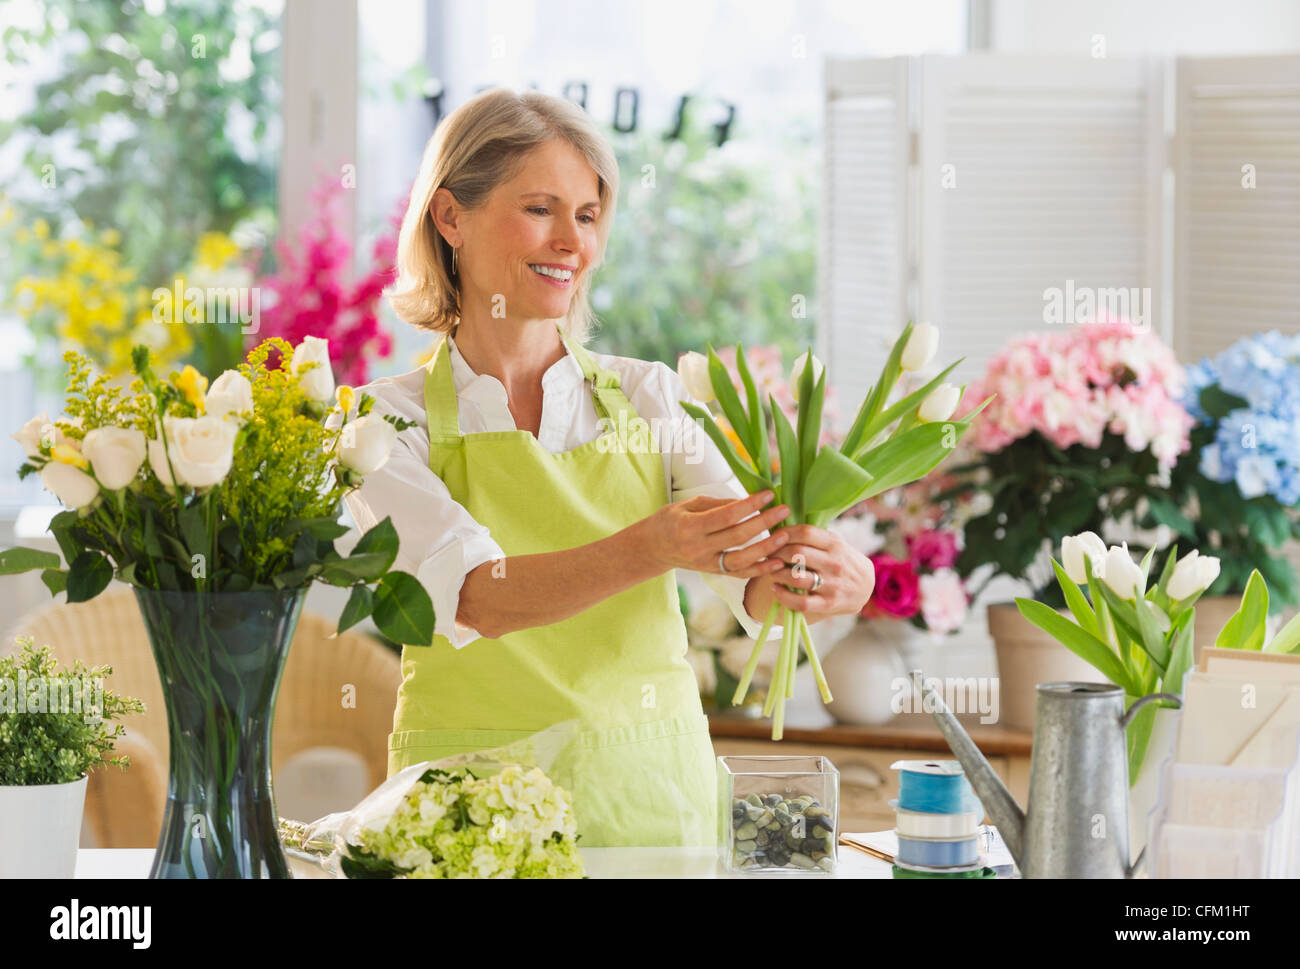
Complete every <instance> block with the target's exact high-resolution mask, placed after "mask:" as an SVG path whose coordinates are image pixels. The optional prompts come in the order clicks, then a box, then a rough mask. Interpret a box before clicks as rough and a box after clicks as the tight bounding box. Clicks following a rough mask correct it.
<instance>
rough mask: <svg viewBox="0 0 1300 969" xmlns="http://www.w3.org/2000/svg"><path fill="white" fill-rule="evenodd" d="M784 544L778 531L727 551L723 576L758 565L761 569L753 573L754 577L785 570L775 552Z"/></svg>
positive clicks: (783, 538)
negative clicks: (757, 540)
mask: <svg viewBox="0 0 1300 969" xmlns="http://www.w3.org/2000/svg"><path fill="white" fill-rule="evenodd" d="M785 542H786V538H785V536H784V535H782V534H781V532H780V530H778V531H777V533H776V534H775V535H770V536H768V537H767V538H765V539H763V540H762V541H761V542H754V543H753V544H752V545H746V546H745V547H744V548H734V549H731V550H729V551H728V552H727V553H726V556H725V563H726V566H727V571H726V573H725V574H726V575H732V574H734V573H736V572H737V571H739V570H741V569H747V568H753V567H757V566H760V564H761V567H760V568H758V570H757V571H756V572H754V574H755V575H771V574H772V573H774V572H778V571H780V570H781V569H783V568H785V563H784V562H783V561H781V559H779V558H777V557H776V551H777V550H778V549H779V548H780V547H781V546H782V545H784V544H785ZM715 565H716V563H715Z"/></svg>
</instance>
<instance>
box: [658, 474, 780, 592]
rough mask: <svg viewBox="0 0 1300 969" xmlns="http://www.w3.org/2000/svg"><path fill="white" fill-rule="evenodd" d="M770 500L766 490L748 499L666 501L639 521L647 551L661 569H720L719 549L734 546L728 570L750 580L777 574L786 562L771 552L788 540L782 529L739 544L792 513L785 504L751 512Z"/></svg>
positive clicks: (727, 565) (709, 570)
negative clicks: (761, 537)
mask: <svg viewBox="0 0 1300 969" xmlns="http://www.w3.org/2000/svg"><path fill="white" fill-rule="evenodd" d="M771 500H772V492H770V491H764V492H760V493H759V494H756V495H750V496H749V497H748V498H738V499H732V498H705V497H699V498H691V499H688V500H687V501H679V502H673V503H672V504H667V505H664V506H663V507H662V508H660V509H659V510H658V511H656V512H655V513H654V514H653V515H650V516H649V517H647V518H644V519H642V520H641V522H640V527H641V528H642V532H643V540H644V543H645V546H644V547H645V554H646V555H648V556H649V557H650V559H651V560H652V561H654V562H655V563H656V564H658V565H661V566H662V568H661V569H660V571H662V572H666V571H668V570H669V569H691V570H693V571H696V572H715V573H721V572H722V569H720V568H718V553H720V552H722V551H723V550H724V549H733V551H730V552H727V555H726V558H725V560H724V561H725V564H726V574H727V575H734V576H736V577H737V578H745V579H748V578H753V577H754V576H759V575H772V574H774V573H777V572H779V571H780V570H782V569H784V568H785V567H786V566H785V563H784V562H782V561H781V559H779V558H776V557H774V556H773V553H775V552H776V551H777V550H778V549H780V548H782V547H783V546H784V545H786V544H787V542H788V541H789V540H790V537H789V535H788V534H787V530H786V529H778V530H777V532H776V534H774V535H771V536H769V537H768V538H765V539H763V540H762V541H761V542H755V543H754V544H753V545H746V547H745V548H740V546H742V545H745V543H746V542H749V541H750V540H751V539H753V538H754V537H755V536H757V535H760V534H762V533H763V532H764V531H767V530H769V529H771V527H772V526H773V525H775V524H776V523H777V522H779V521H781V520H782V519H783V518H785V517H786V516H787V515H789V514H790V508H789V506H787V505H777V506H776V507H775V508H770V509H768V510H767V511H765V512H762V513H761V514H755V512H758V511H759V510H760V509H761V508H762V507H763V506H764V505H766V504H767V503H768V502H769V501H771Z"/></svg>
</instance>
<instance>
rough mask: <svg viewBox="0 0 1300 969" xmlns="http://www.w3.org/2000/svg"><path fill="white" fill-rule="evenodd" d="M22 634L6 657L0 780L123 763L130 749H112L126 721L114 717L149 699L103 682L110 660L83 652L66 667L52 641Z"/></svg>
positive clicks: (62, 780) (26, 780) (0, 678)
mask: <svg viewBox="0 0 1300 969" xmlns="http://www.w3.org/2000/svg"><path fill="white" fill-rule="evenodd" d="M16 642H17V643H18V644H19V647H20V648H19V650H18V652H16V653H14V654H12V655H9V656H2V657H0V785H24V786H25V785H32V784H66V783H69V782H71V781H75V780H77V779H78V778H79V777H81V775H82V774H85V773H88V772H90V771H93V770H95V769H97V768H99V767H103V766H105V765H108V764H112V765H115V766H117V767H120V768H121V769H123V770H125V769H126V768H127V766H128V764H129V759H128V758H127V757H126V756H121V757H110V756H109V754H111V753H112V751H113V741H114V740H115V739H116V738H117V737H120V736H121V735H122V731H123V729H124V728H123V725H122V724H121V723H116V724H114V723H112V721H115V720H119V719H120V718H121V717H122V716H123V715H125V714H129V713H143V712H144V702H143V701H142V700H139V699H136V698H135V697H123V696H118V695H117V694H116V693H114V692H113V691H112V690H109V689H107V688H106V687H103V684H102V681H103V678H104V677H107V676H110V675H111V674H112V672H113V670H112V667H109V666H97V667H87V666H86V665H85V664H84V663H82V661H81V660H77V661H76V662H75V663H74V664H73V666H72V669H71V670H68V669H66V668H65V669H62V670H60V669H59V668H58V664H57V663H56V662H55V660H54V657H53V655H52V654H51V652H50V648H49V647H48V646H41V647H39V648H38V647H37V646H36V644H35V642H34V641H33V639H32V637H30V636H26V637H22V638H19V639H18V640H16ZM20 674H21V677H22V678H21V679H20ZM20 686H21V688H23V689H24V690H25V692H24V695H23V697H22V701H21V704H20V701H19V696H18V691H19V689H20ZM97 687H98V689H97ZM100 690H102V693H101V692H100ZM34 701H35V702H34ZM20 706H21V707H23V708H25V709H22V710H21V711H20V709H19V708H20ZM110 728H111V729H110Z"/></svg>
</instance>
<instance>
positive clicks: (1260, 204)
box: [820, 54, 1300, 396]
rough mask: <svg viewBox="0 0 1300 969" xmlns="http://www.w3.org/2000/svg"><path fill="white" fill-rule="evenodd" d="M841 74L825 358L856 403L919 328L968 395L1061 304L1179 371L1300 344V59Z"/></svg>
mask: <svg viewBox="0 0 1300 969" xmlns="http://www.w3.org/2000/svg"><path fill="white" fill-rule="evenodd" d="M1167 75H1173V76H1174V77H1176V80H1175V81H1173V82H1172V84H1173V87H1174V91H1171V92H1170V94H1171V95H1173V96H1171V97H1170V98H1169V99H1168V101H1169V104H1168V105H1167V104H1166V89H1167V87H1168V86H1169V84H1170V83H1171V82H1169V81H1167V80H1166V76H1167ZM826 77H827V84H826V128H825V130H826V152H825V164H826V171H825V197H824V200H823V201H824V204H823V220H824V224H823V228H822V240H823V258H822V273H823V276H822V290H821V291H822V293H823V301H822V306H823V315H822V319H821V324H822V325H821V327H820V332H821V337H820V339H821V347H822V349H823V351H824V352H826V354H827V356H826V359H827V361H828V366H829V367H830V368H831V376H832V378H833V379H834V381H835V383H836V386H837V387H838V386H841V385H842V386H844V387H845V389H846V392H848V393H849V394H850V396H853V395H855V394H857V393H858V392H860V391H862V390H865V387H866V383H867V381H868V379H869V376H870V373H871V372H872V371H874V370H875V369H876V367H877V365H878V363H879V354H880V352H881V348H882V347H883V346H885V345H887V343H888V340H889V338H890V337H891V336H892V335H893V334H896V333H897V332H898V330H899V329H900V328H901V326H902V325H903V324H904V323H905V322H906V321H907V320H908V319H918V320H920V319H924V320H929V321H930V322H933V323H936V324H938V325H939V326H940V327H941V329H942V331H943V339H944V345H945V347H946V348H947V349H946V351H945V357H947V356H949V354H951V355H952V356H959V355H964V356H965V357H966V358H967V361H966V363H965V364H964V365H963V367H962V368H960V370H959V372H958V374H957V376H958V377H959V378H961V379H963V380H965V379H969V378H971V377H973V376H974V375H976V374H978V373H979V371H980V370H981V368H982V367H983V366H984V364H985V363H986V362H987V361H988V358H989V357H990V356H991V355H992V354H993V353H994V352H995V351H996V349H997V348H998V347H999V346H1001V345H1002V344H1003V343H1004V342H1005V341H1006V340H1007V339H1008V338H1010V337H1011V336H1013V335H1015V334H1017V333H1022V332H1026V331H1029V330H1040V329H1045V328H1048V327H1050V326H1051V325H1052V324H1051V323H1050V322H1048V320H1046V319H1045V318H1044V309H1045V297H1044V292H1045V291H1047V290H1058V291H1059V295H1060V297H1061V305H1062V306H1063V309H1064V311H1065V313H1066V317H1065V319H1066V321H1067V322H1068V321H1069V320H1070V319H1072V318H1075V319H1077V317H1075V316H1072V315H1071V307H1072V306H1073V307H1076V308H1077V309H1078V310H1079V311H1080V313H1081V314H1082V313H1084V312H1086V309H1087V307H1086V306H1085V305H1084V303H1085V299H1084V295H1083V294H1084V292H1085V291H1089V293H1090V295H1091V297H1092V303H1093V306H1094V308H1100V307H1099V306H1098V304H1100V306H1101V307H1106V306H1109V308H1111V309H1112V310H1113V309H1116V308H1118V309H1121V310H1127V313H1126V315H1127V316H1128V317H1129V318H1130V319H1134V318H1136V317H1137V316H1139V315H1143V316H1145V319H1146V321H1147V322H1148V323H1149V324H1150V325H1151V326H1152V327H1153V328H1154V329H1156V330H1157V332H1160V333H1161V334H1162V336H1164V337H1165V338H1166V339H1167V340H1172V341H1173V344H1174V346H1175V348H1176V349H1177V350H1178V352H1179V354H1180V356H1181V357H1182V358H1183V359H1184V360H1192V359H1197V358H1199V357H1200V356H1201V355H1202V354H1206V353H1213V352H1216V351H1217V350H1220V349H1222V348H1223V347H1224V346H1227V345H1228V344H1229V343H1231V342H1232V341H1233V340H1235V339H1237V338H1238V337H1239V336H1242V335H1245V334H1248V333H1254V332H1258V331H1261V330H1267V329H1272V328H1279V329H1283V330H1290V331H1300V310H1298V309H1297V307H1300V56H1296V55H1285V56H1277V57H1243V58H1180V59H1178V60H1177V61H1176V62H1175V61H1170V60H1168V59H1165V58H1091V57H1083V56H1066V55H1063V56H1060V57H1050V58H1049V57H1039V56H1022V55H1000V54H970V55H962V56H956V57H928V56H927V57H921V58H889V59H883V60H845V61H830V62H828V64H827V72H826ZM1171 133H1172V136H1173V137H1172V140H1171V139H1170V134H1171ZM1247 165H1249V166H1251V167H1250V168H1249V169H1247V170H1243V166H1247ZM1249 178H1253V179H1254V181H1253V183H1252V182H1250V181H1249ZM1167 180H1168V181H1171V182H1172V184H1173V186H1174V192H1173V195H1172V197H1171V198H1167V197H1166V193H1165V190H1164V185H1165V182H1166V181H1167ZM1250 184H1253V186H1254V187H1253V188H1250V187H1247V186H1248V185H1250ZM1171 203H1172V204H1171ZM1168 223H1172V226H1173V231H1172V233H1169V235H1171V236H1172V239H1167V233H1166V225H1167V224H1168ZM1167 277H1168V278H1170V279H1171V280H1172V288H1169V287H1167V286H1166V284H1165V282H1164V281H1165V279H1166V278H1167ZM1121 291H1127V292H1126V295H1127V296H1128V297H1129V299H1128V305H1127V306H1124V305H1122V304H1120V303H1119V302H1118V300H1117V297H1118V296H1119V295H1120V293H1121ZM1072 295H1073V297H1074V299H1073V301H1071V300H1070V297H1071V296H1072ZM1165 304H1169V305H1168V306H1166V305H1165ZM1166 321H1168V324H1169V325H1166Z"/></svg>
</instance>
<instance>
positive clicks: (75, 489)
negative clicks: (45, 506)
mask: <svg viewBox="0 0 1300 969" xmlns="http://www.w3.org/2000/svg"><path fill="white" fill-rule="evenodd" d="M41 484H43V485H44V486H45V489H46V490H47V491H51V492H53V493H54V496H55V497H56V498H58V499H59V501H61V502H63V503H64V504H65V505H66V506H67V507H69V508H80V507H81V506H82V505H88V504H90V503H91V502H92V501H94V500H95V496H96V495H98V494H99V485H97V484H96V483H95V479H94V478H92V477H91V476H90V475H88V474H86V472H84V471H82V470H81V469H80V468H77V467H74V466H73V465H71V464H64V463H63V462H61V461H51V462H50V463H49V464H47V465H45V467H43V468H41Z"/></svg>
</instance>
